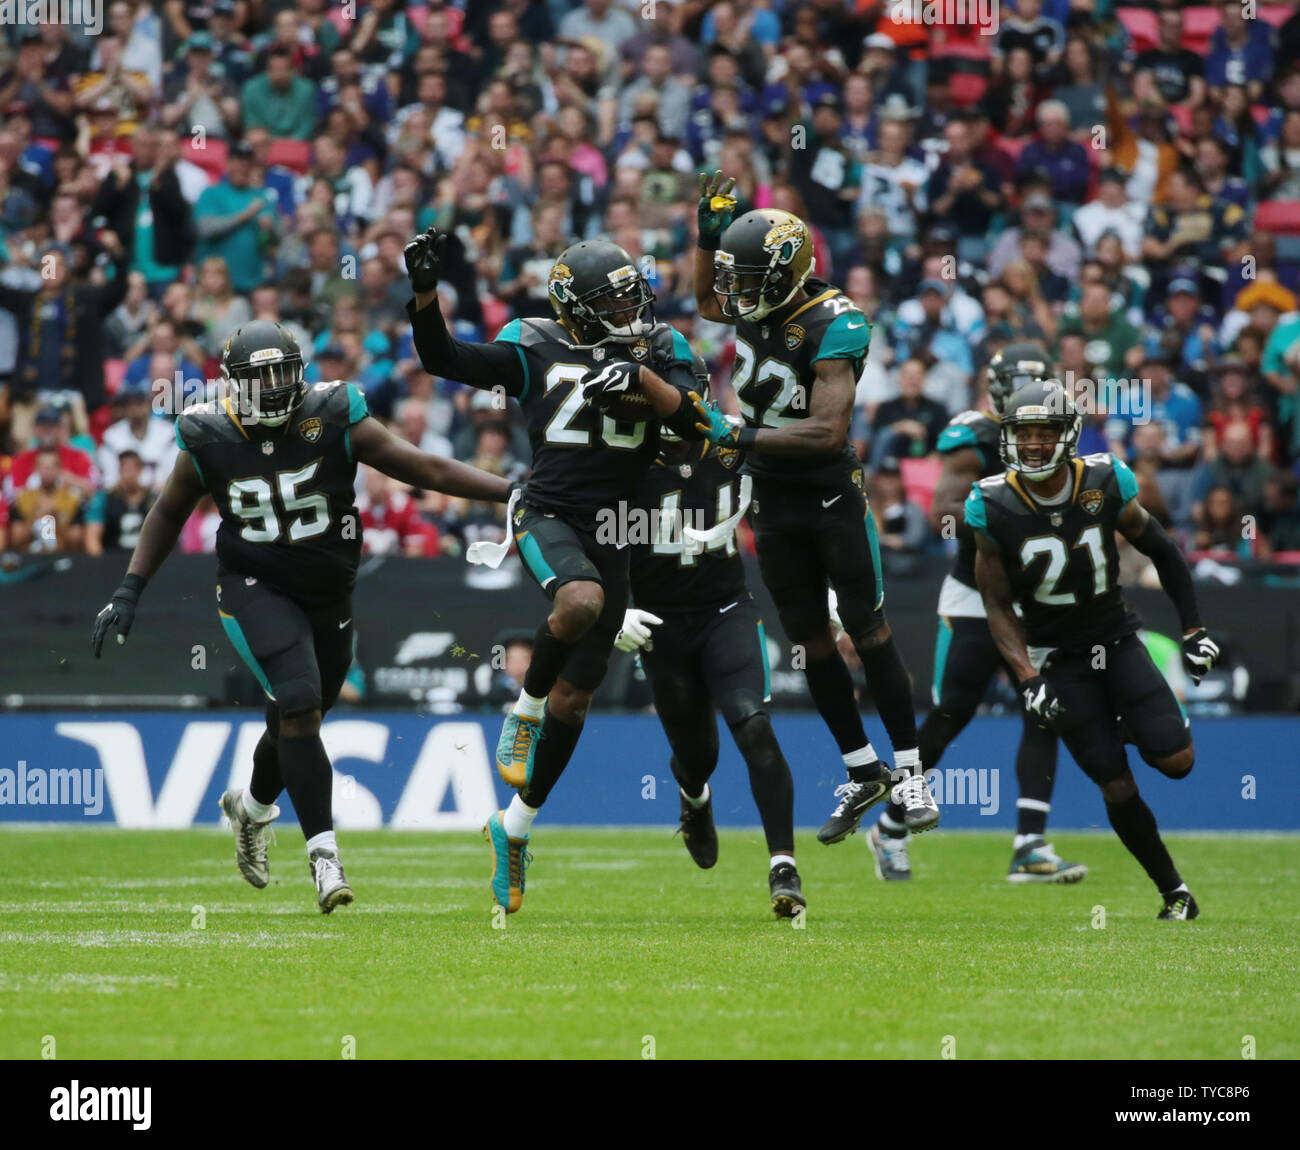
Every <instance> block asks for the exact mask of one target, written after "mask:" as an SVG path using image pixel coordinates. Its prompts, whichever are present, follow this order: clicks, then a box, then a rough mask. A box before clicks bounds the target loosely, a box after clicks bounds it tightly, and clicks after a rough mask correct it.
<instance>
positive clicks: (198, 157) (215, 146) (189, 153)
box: [181, 136, 230, 181]
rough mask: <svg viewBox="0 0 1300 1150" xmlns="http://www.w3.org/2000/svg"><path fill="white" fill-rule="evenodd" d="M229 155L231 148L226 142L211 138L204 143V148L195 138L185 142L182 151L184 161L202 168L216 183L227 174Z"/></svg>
mask: <svg viewBox="0 0 1300 1150" xmlns="http://www.w3.org/2000/svg"><path fill="white" fill-rule="evenodd" d="M229 154H230V148H229V146H228V145H227V144H226V141H225V140H214V139H211V138H209V139H206V140H204V141H203V146H202V147H199V146H198V145H197V143H196V142H195V140H194V137H193V136H191V137H189V138H188V139H187V140H186V141H185V146H184V148H182V149H181V155H182V157H183V158H184V159H187V160H189V162H190V163H191V164H194V165H195V166H196V167H199V168H202V169H203V170H204V171H205V172H207V174H208V175H209V176H210V177H212V179H213V180H214V181H215V180H219V179H221V177H222V176H224V175H225V174H226V160H227V158H228V157H229Z"/></svg>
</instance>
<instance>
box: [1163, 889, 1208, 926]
mask: <svg viewBox="0 0 1300 1150" xmlns="http://www.w3.org/2000/svg"><path fill="white" fill-rule="evenodd" d="M1161 897H1162V898H1163V899H1164V900H1165V905H1164V906H1163V907H1162V908H1161V910H1160V913H1159V914H1158V915H1156V919H1157V920H1158V921H1159V920H1168V921H1172V920H1174V919H1193V918H1195V917H1196V916H1197V915H1198V914H1200V913H1201V908H1200V907H1199V906H1197V905H1196V900H1195V899H1194V898H1192V892H1191V891H1190V890H1176V891H1174V892H1173V893H1172V894H1166V895H1162V896H1161Z"/></svg>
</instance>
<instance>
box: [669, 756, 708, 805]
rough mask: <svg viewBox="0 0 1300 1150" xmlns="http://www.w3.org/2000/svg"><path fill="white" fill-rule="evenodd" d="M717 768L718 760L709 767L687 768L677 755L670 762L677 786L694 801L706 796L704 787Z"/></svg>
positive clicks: (703, 765)
mask: <svg viewBox="0 0 1300 1150" xmlns="http://www.w3.org/2000/svg"><path fill="white" fill-rule="evenodd" d="M716 766H717V760H716V758H715V759H714V761H713V763H712V764H710V765H708V766H705V764H703V763H699V764H694V765H693V766H692V767H687V766H686V764H685V763H683V762H682V760H681V759H680V758H678V757H677V756H676V755H673V756H672V758H671V759H670V760H669V761H668V769H669V770H671V771H672V773H673V778H674V779H676V780H677V785H678V786H679V787H681V789H682V790H683V791H685V792H686V794H688V795H690V797H691V798H693V799H698V798H699V797H700V796H701V795H702V794H704V786H705V784H706V783H707V782H708V781H709V776H710V775H711V774H713V768H714V767H716Z"/></svg>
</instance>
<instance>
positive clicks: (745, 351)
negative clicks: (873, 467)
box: [731, 280, 871, 487]
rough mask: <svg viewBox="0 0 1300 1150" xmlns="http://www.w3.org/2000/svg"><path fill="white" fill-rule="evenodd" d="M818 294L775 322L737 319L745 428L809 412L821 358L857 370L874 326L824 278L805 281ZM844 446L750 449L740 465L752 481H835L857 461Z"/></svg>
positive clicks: (734, 378) (734, 374) (783, 422)
mask: <svg viewBox="0 0 1300 1150" xmlns="http://www.w3.org/2000/svg"><path fill="white" fill-rule="evenodd" d="M808 288H809V290H811V291H814V292H816V293H817V294H816V295H815V296H814V297H813V298H812V299H810V300H808V301H807V302H806V303H805V304H804V305H803V306H802V307H801V308H799V309H798V310H797V311H795V312H794V313H793V314H791V315H790V316H789V317H788V318H787V319H785V320H783V321H782V322H780V323H773V322H772V318H771V317H770V316H769V317H767V319H765V320H759V321H757V322H750V321H747V320H743V319H742V320H740V321H738V322H737V324H736V362H735V364H734V365H733V366H732V369H731V386H732V387H733V388H734V389H735V392H736V398H737V400H739V402H740V411H741V414H742V415H743V416H744V417H745V425H746V426H747V427H786V426H788V425H789V424H791V423H794V422H796V421H798V420H800V419H807V418H808V415H809V413H810V412H811V410H812V394H813V388H814V387H816V384H817V370H816V367H815V366H814V365H815V364H816V362H817V361H818V360H819V359H847V360H850V361H851V362H852V364H853V378H854V379H857V378H858V377H859V376H861V374H862V368H863V365H864V364H865V363H866V361H867V350H868V347H869V346H870V344H871V324H869V323H868V322H867V318H866V316H864V315H863V314H862V312H861V311H859V310H858V306H857V304H855V303H854V302H853V301H852V300H851V299H849V297H848V296H846V295H845V294H844V293H843V292H841V291H840V290H839V288H834V287H831V286H830V285H829V284H826V283H824V282H823V281H821V280H809V281H808ZM861 466H862V464H861V462H860V461H859V460H858V457H857V455H856V453H855V452H854V450H853V448H852V446H851V445H849V444H847V443H846V444H845V445H844V450H843V452H841V453H840V454H839V455H838V456H834V457H831V458H828V457H826V456H824V455H820V456H818V455H810V456H808V457H806V458H799V457H797V456H784V455H783V456H777V455H761V454H759V453H758V452H757V451H751V452H749V453H748V455H747V456H746V459H745V470H746V472H748V473H749V474H750V475H752V476H753V477H754V478H755V480H759V481H763V482H767V481H773V482H783V483H797V484H802V485H806V486H816V487H833V486H837V485H838V484H839V483H841V482H842V481H843V480H844V479H845V478H846V477H847V476H849V475H850V474H851V473H852V472H853V471H854V469H855V468H858V467H861Z"/></svg>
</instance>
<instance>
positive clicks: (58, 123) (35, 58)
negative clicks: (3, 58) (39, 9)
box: [0, 28, 107, 141]
mask: <svg viewBox="0 0 1300 1150" xmlns="http://www.w3.org/2000/svg"><path fill="white" fill-rule="evenodd" d="M105 39H107V37H105ZM14 105H21V106H22V107H24V108H26V109H27V110H28V112H29V113H30V115H31V120H32V135H33V136H35V137H36V138H37V139H42V140H57V141H65V140H73V139H75V138H76V134H77V129H76V122H75V120H74V118H73V112H74V99H73V94H72V92H71V90H70V88H69V84H68V81H67V80H66V79H63V78H61V77H59V76H47V75H46V73H45V50H44V48H43V47H42V45H41V40H40V34H39V33H38V32H37V31H36V30H35V29H34V28H33V29H29V30H28V31H27V33H26V38H25V39H23V40H22V41H21V42H20V44H19V47H18V53H17V59H16V60H14V66H13V68H12V70H10V71H8V72H5V73H4V74H3V75H0V108H4V107H13V106H14Z"/></svg>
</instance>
